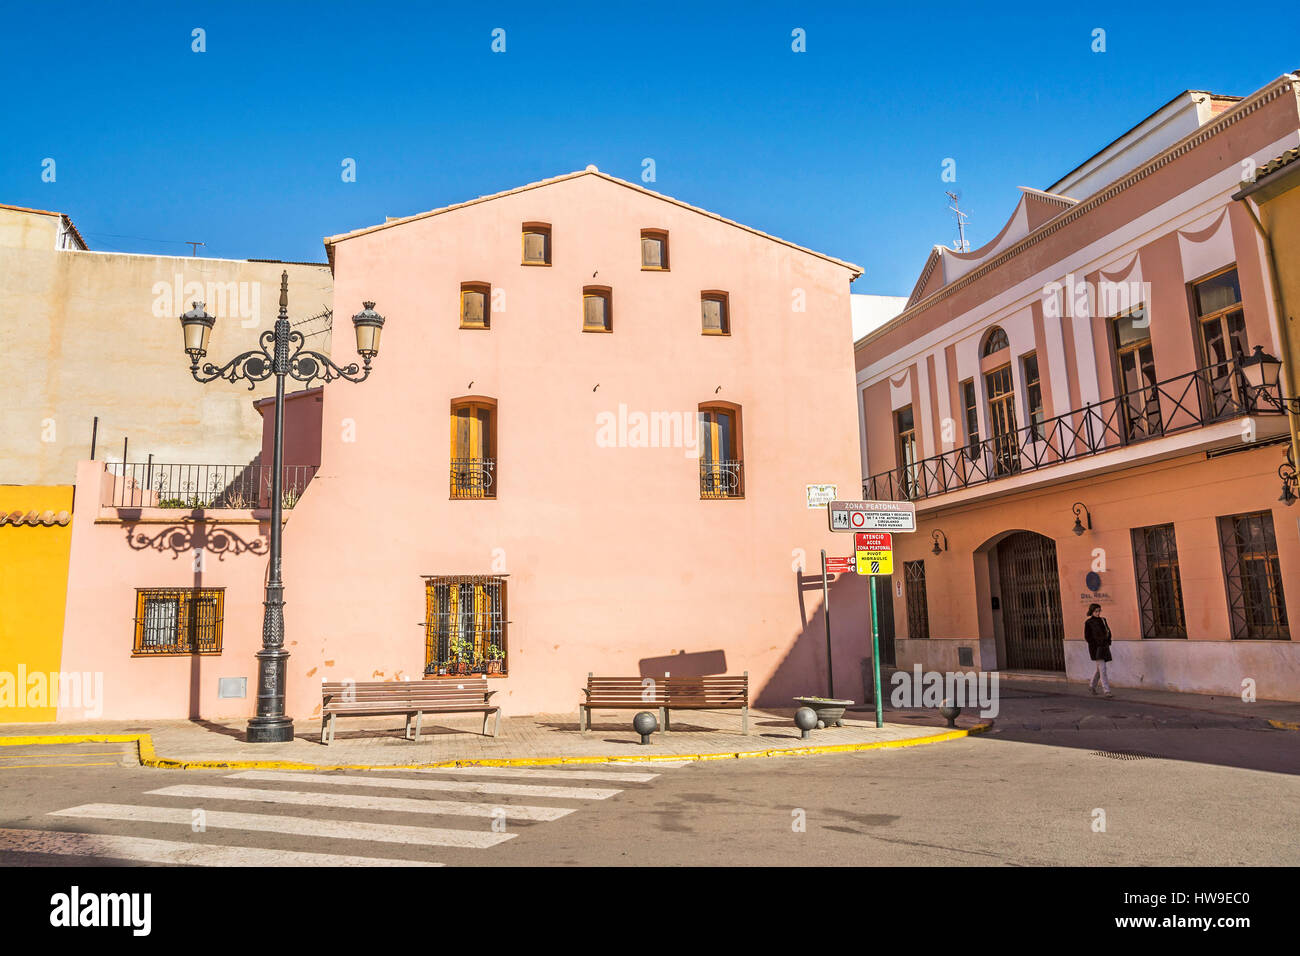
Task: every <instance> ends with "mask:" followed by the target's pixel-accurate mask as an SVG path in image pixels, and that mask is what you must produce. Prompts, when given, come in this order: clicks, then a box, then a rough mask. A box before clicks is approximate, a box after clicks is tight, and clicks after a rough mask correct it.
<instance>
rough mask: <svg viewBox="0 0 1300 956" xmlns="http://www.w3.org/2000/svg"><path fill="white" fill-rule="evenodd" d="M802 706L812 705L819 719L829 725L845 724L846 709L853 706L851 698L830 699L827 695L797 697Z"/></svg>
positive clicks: (840, 725) (838, 725)
mask: <svg viewBox="0 0 1300 956" xmlns="http://www.w3.org/2000/svg"><path fill="white" fill-rule="evenodd" d="M795 701H796V702H797V703H798V704H799V706H800V707H810V708H812V709H813V710H814V711H816V713H817V720H818V721H820V722H821V723H823V724H825V725H826V726H827V727H843V726H844V709H845V708H846V707H852V706H853V701H851V700H829V699H827V698H825V697H796V698H795Z"/></svg>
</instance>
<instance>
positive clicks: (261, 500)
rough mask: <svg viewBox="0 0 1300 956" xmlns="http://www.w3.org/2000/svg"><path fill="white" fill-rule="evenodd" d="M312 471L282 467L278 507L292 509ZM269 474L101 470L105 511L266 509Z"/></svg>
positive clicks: (245, 469) (185, 468) (133, 466)
mask: <svg viewBox="0 0 1300 956" xmlns="http://www.w3.org/2000/svg"><path fill="white" fill-rule="evenodd" d="M317 467H318V466H316V465H286V466H284V469H283V477H282V482H281V483H282V488H281V501H280V504H281V506H282V507H284V508H292V507H293V506H294V505H295V504H297V503H298V499H299V498H301V497H302V493H303V491H305V490H306V488H307V485H308V484H309V483H310V482H311V480H312V477H313V476H314V475H315V474H316V469H317ZM273 471H274V469H272V468H269V467H263V466H260V465H160V464H154V463H142V462H133V463H130V464H116V463H109V464H106V465H105V466H104V482H103V485H102V488H103V493H102V496H101V499H100V504H101V506H102V507H105V508H128V509H139V508H162V509H172V510H178V511H180V510H184V511H207V510H234V511H253V510H257V509H265V508H270V507H271V478H272V473H273Z"/></svg>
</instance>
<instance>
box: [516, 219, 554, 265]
mask: <svg viewBox="0 0 1300 956" xmlns="http://www.w3.org/2000/svg"><path fill="white" fill-rule="evenodd" d="M521 243H522V245H523V251H522V255H523V264H524V265H526V266H549V265H550V264H551V227H550V226H549V225H547V224H546V223H544V222H526V223H524V227H523V237H522V239H521Z"/></svg>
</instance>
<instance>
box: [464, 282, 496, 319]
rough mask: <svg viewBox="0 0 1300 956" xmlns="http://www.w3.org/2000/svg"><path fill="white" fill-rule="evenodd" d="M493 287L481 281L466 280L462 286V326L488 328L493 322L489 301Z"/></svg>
mask: <svg viewBox="0 0 1300 956" xmlns="http://www.w3.org/2000/svg"><path fill="white" fill-rule="evenodd" d="M491 297H492V287H491V286H489V285H484V284H483V283H479V282H466V283H463V284H462V285H461V287H460V327H461V328H462V329H486V328H490V327H491V324H492V319H491V312H490V311H489V302H490V301H491Z"/></svg>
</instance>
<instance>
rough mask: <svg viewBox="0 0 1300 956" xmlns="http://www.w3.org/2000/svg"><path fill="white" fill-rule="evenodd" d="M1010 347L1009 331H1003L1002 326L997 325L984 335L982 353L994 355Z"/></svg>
mask: <svg viewBox="0 0 1300 956" xmlns="http://www.w3.org/2000/svg"><path fill="white" fill-rule="evenodd" d="M1010 347H1011V343H1010V342H1009V341H1008V340H1007V333H1005V332H1003V331H1002V328H1001V327H1000V326H997V325H995V326H993V328H991V329H989V330H988V334H986V335H985V336H984V347H983V348H982V349H980V355H992V354H994V353H995V352H1001V351H1002V350H1003V349H1007V348H1010Z"/></svg>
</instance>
